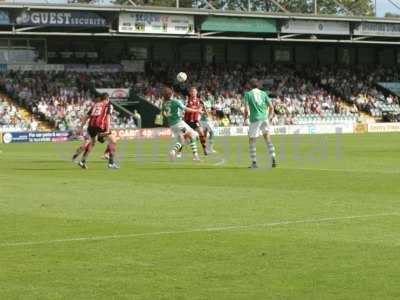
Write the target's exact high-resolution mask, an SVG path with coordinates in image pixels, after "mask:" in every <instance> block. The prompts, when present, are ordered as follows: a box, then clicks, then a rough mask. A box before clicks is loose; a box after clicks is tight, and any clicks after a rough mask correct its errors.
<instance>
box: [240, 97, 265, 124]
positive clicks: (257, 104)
mask: <svg viewBox="0 0 400 300" xmlns="http://www.w3.org/2000/svg"><path fill="white" fill-rule="evenodd" d="M244 101H245V103H246V104H247V105H248V106H249V109H250V123H254V122H258V121H265V120H267V119H268V107H269V105H270V103H271V100H270V99H269V97H268V95H267V93H266V92H264V91H262V90H260V89H252V90H251V91H249V92H246V93H245V94H244Z"/></svg>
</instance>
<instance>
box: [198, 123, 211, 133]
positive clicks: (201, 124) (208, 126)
mask: <svg viewBox="0 0 400 300" xmlns="http://www.w3.org/2000/svg"><path fill="white" fill-rule="evenodd" d="M200 126H201V127H202V128H203V129H205V130H207V131H209V132H210V131H211V132H214V128H213V127H212V125H211V123H210V122H209V121H200Z"/></svg>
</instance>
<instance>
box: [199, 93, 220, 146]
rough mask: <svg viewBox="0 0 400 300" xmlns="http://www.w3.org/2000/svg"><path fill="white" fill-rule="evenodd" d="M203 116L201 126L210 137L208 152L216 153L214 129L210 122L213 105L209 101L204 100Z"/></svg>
mask: <svg viewBox="0 0 400 300" xmlns="http://www.w3.org/2000/svg"><path fill="white" fill-rule="evenodd" d="M203 109H204V111H203V114H202V115H201V119H200V125H201V127H202V128H203V130H204V134H205V135H206V136H207V134H208V136H209V138H208V143H207V148H208V149H207V150H208V152H210V153H215V152H216V151H215V150H214V128H213V127H212V124H211V120H210V116H209V114H210V112H211V110H212V103H211V101H210V100H209V99H204V100H203Z"/></svg>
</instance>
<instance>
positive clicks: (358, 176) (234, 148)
mask: <svg viewBox="0 0 400 300" xmlns="http://www.w3.org/2000/svg"><path fill="white" fill-rule="evenodd" d="M170 142H171V141H153V142H151V141H140V142H122V143H121V144H120V145H119V151H120V163H121V167H122V168H121V170H119V171H110V170H107V169H106V168H105V162H104V161H101V160H100V159H99V158H100V155H101V150H102V148H103V147H99V146H98V147H97V149H96V152H95V153H94V154H93V159H92V160H91V161H90V162H89V167H90V169H89V170H87V171H83V170H81V169H79V168H77V167H76V166H74V165H73V164H72V163H71V162H70V161H69V157H70V156H71V154H72V152H73V149H74V147H75V146H76V145H77V144H75V143H65V144H30V145H29V144H20V145H18V144H13V145H1V144H0V150H1V152H0V180H1V184H0V299H52V300H54V299H363V300H364V299H399V298H400V285H399V282H400V201H399V199H400V196H399V195H400V193H399V192H400V185H399V180H400V157H399V153H400V139H399V136H398V135H396V134H385V135H373V134H366V135H343V136H333V135H331V136H285V137H283V136H281V137H276V138H275V142H276V144H277V148H278V149H279V150H278V151H279V152H280V157H279V160H280V165H279V168H278V169H276V170H271V169H269V168H268V167H266V166H267V161H266V160H265V159H261V157H262V156H264V157H265V153H266V147H265V145H264V144H263V143H262V142H261V141H260V143H259V145H258V155H259V156H260V164H261V166H263V168H261V169H260V170H256V171H254V170H248V169H247V168H246V167H247V165H248V159H247V146H246V139H244V138H231V139H218V140H217V149H218V150H219V153H218V154H217V155H215V156H213V157H210V158H208V159H206V160H205V161H203V162H201V163H194V162H192V161H191V160H190V155H189V154H187V153H186V155H185V158H184V159H183V160H182V161H179V162H176V163H170V162H168V161H167V158H166V155H165V153H166V152H167V149H168V146H169V145H170ZM264 166H265V167H264ZM398 213H399V214H398Z"/></svg>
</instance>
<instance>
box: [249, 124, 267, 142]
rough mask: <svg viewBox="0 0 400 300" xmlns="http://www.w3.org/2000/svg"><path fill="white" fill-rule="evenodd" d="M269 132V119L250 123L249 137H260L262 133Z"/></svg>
mask: <svg viewBox="0 0 400 300" xmlns="http://www.w3.org/2000/svg"><path fill="white" fill-rule="evenodd" d="M268 132H269V123H268V121H267V120H265V121H257V122H254V123H250V127H249V138H258V137H259V136H260V135H261V134H266V133H268Z"/></svg>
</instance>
